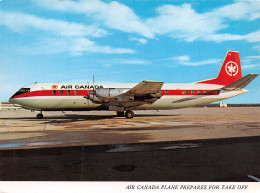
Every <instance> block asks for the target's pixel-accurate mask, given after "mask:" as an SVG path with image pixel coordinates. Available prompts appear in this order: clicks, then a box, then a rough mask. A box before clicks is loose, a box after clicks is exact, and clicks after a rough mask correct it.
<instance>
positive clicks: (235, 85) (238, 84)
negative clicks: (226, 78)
mask: <svg viewBox="0 0 260 193" xmlns="http://www.w3.org/2000/svg"><path fill="white" fill-rule="evenodd" d="M257 76H258V74H248V75H246V76H244V77H242V78H240V79H238V80H236V81H235V82H232V83H230V84H229V85H227V86H224V87H223V89H224V90H240V89H243V88H245V87H246V86H247V85H248V84H249V83H250V82H251V81H252V80H254V79H255V78H256V77H257Z"/></svg>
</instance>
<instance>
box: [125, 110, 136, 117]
mask: <svg viewBox="0 0 260 193" xmlns="http://www.w3.org/2000/svg"><path fill="white" fill-rule="evenodd" d="M134 116H135V114H134V112H133V111H126V112H125V117H126V118H127V119H132V118H134Z"/></svg>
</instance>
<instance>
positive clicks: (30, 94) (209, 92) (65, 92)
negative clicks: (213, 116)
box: [13, 90, 220, 98]
mask: <svg viewBox="0 0 260 193" xmlns="http://www.w3.org/2000/svg"><path fill="white" fill-rule="evenodd" d="M54 91H56V94H54V93H53V92H54ZM61 91H63V94H61ZM68 91H70V94H69V93H68ZM90 91H92V90H37V91H32V92H27V93H23V94H20V95H17V96H15V97H13V98H22V97H34V96H86V95H88V93H89V92H90ZM76 92H77V94H76ZM204 92H206V93H204ZM219 93H220V90H162V95H167V96H168V95H169V96H171V95H219Z"/></svg>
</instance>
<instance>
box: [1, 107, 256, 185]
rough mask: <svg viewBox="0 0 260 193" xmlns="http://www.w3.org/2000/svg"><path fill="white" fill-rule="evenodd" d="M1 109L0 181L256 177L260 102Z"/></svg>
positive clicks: (251, 178) (240, 179) (225, 179)
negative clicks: (121, 112)
mask: <svg viewBox="0 0 260 193" xmlns="http://www.w3.org/2000/svg"><path fill="white" fill-rule="evenodd" d="M36 114H37V112H30V111H27V110H11V111H0V133H1V135H0V180H15V181H16V180H18V181H28V180H29V181H35V180H47V181H50V180H55V181H194V182H195V181H207V182H209V181H215V182H219V181H234V182H252V181H260V157H259V154H260V119H259V118H260V107H231V108H216V107H211V108H187V109H178V110H166V111H159V112H157V111H136V112H135V114H136V116H135V118H133V119H126V118H124V117H121V118H119V117H116V116H115V113H114V112H109V111H100V112H94V111H91V112H65V113H62V112H44V115H45V118H44V119H41V120H39V119H36V118H35V117H36Z"/></svg>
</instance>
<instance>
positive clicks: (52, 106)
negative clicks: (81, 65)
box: [9, 83, 248, 111]
mask: <svg viewBox="0 0 260 193" xmlns="http://www.w3.org/2000/svg"><path fill="white" fill-rule="evenodd" d="M95 85H96V86H95V87H100V86H101V87H103V88H124V89H126V90H127V89H131V88H133V87H134V86H135V85H137V84H135V83H97V84H95ZM222 87H223V85H216V84H205V83H203V84H200V83H188V84H186V83H181V84H175V83H165V84H164V85H163V87H162V89H161V93H162V95H163V96H162V97H161V98H160V99H158V100H157V101H155V102H154V103H153V104H145V105H141V106H138V107H133V108H131V109H132V110H160V109H175V108H185V107H189V106H196V105H202V104H207V103H211V102H214V101H219V100H223V99H227V98H230V97H233V96H236V95H240V94H243V93H246V92H248V91H247V90H245V89H241V90H237V91H226V90H222V89H221V88H222ZM23 88H25V89H26V88H29V89H30V91H29V92H27V93H24V94H20V95H17V96H15V95H14V96H13V97H11V98H10V100H9V101H10V102H11V103H14V104H19V105H21V106H22V107H24V108H26V109H31V110H42V111H58V110H108V108H107V107H106V106H104V105H101V104H96V103H92V102H91V101H90V100H89V99H86V98H84V96H86V95H87V94H88V92H90V91H92V86H91V85H89V84H86V83H35V84H31V85H27V86H25V87H23Z"/></svg>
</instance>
